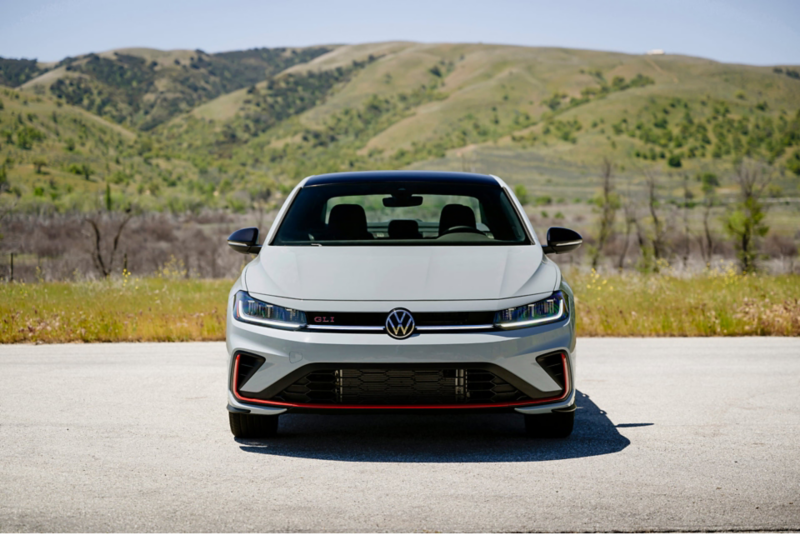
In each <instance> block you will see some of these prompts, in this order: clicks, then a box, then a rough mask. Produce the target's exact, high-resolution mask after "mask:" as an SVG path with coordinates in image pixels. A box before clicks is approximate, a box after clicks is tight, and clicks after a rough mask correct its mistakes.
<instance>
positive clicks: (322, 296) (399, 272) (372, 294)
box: [244, 245, 560, 301]
mask: <svg viewBox="0 0 800 534" xmlns="http://www.w3.org/2000/svg"><path fill="white" fill-rule="evenodd" d="M244 278H245V285H246V287H247V290H248V291H249V292H251V293H254V294H256V295H259V294H260V295H270V296H275V297H284V298H291V299H303V300H335V301H431V300H484V299H487V300H488V299H491V300H496V299H504V298H512V297H521V296H527V295H535V294H540V293H548V292H552V291H554V290H555V289H556V287H557V286H558V284H559V283H560V276H559V271H558V268H557V267H556V266H555V265H554V264H553V263H551V262H550V261H549V260H547V259H546V258H544V257H543V254H542V249H541V247H539V246H535V245H532V246H508V247H504V246H485V247H458V246H456V247H376V246H366V247H264V248H263V249H262V250H261V253H260V254H259V257H258V258H257V259H256V260H255V261H253V262H252V263H251V264H250V265H249V266H248V267H247V270H246V271H245V276H244Z"/></svg>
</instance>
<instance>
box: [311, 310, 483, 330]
mask: <svg viewBox="0 0 800 534" xmlns="http://www.w3.org/2000/svg"><path fill="white" fill-rule="evenodd" d="M388 315H389V312H388V311H387V312H358V313H355V312H342V313H336V312H314V311H312V312H306V318H307V320H308V324H309V326H312V327H313V326H383V325H384V324H386V317H387V316H388ZM413 315H414V322H415V323H416V325H417V326H470V325H487V324H492V323H494V312H442V313H439V312H419V313H413Z"/></svg>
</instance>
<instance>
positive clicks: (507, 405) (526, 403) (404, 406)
mask: <svg viewBox="0 0 800 534" xmlns="http://www.w3.org/2000/svg"><path fill="white" fill-rule="evenodd" d="M239 356H240V355H239V354H237V355H236V362H234V367H233V395H234V396H235V397H236V399H237V400H240V401H242V402H251V403H255V404H266V405H267V406H276V407H279V408H313V409H315V410H317V409H322V410H325V409H328V410H460V409H474V408H513V407H518V406H532V405H536V404H544V403H548V402H558V401H561V400H564V399H566V398H567V396H568V395H569V386H570V383H569V367H568V366H567V355H566V354H564V353H562V354H561V363H562V364H563V365H564V393H562V394H561V395H560V396H558V397H551V398H547V399H536V400H530V401H522V402H498V403H494V404H298V403H293V402H280V401H267V400H262V399H250V398H247V397H242V396H241V395H239V385H238V384H237V381H238V376H239Z"/></svg>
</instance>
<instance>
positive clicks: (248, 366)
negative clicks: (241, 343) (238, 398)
mask: <svg viewBox="0 0 800 534" xmlns="http://www.w3.org/2000/svg"><path fill="white" fill-rule="evenodd" d="M237 357H238V358H239V368H238V373H237V375H236V385H237V386H238V388H239V389H241V388H242V386H244V385H245V383H246V382H247V381H248V380H250V377H251V376H253V375H254V374H255V372H256V371H257V370H258V368H259V367H261V364H263V363H264V361H265V360H264V358H262V357H260V356H252V355H250V354H239V355H238V356H237Z"/></svg>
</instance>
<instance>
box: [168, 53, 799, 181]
mask: <svg viewBox="0 0 800 534" xmlns="http://www.w3.org/2000/svg"><path fill="white" fill-rule="evenodd" d="M353 61H356V62H362V63H364V62H366V64H365V65H364V66H363V68H360V69H357V71H355V72H353V74H352V75H351V76H349V77H348V79H346V80H345V82H346V83H342V84H340V85H338V86H337V85H334V86H331V87H326V90H325V91H323V92H322V93H321V96H320V95H319V94H312V95H311V97H312V99H313V100H314V101H315V105H313V106H311V107H310V109H304V108H303V107H296V108H294V111H295V113H290V114H288V115H285V116H277V115H276V114H274V113H272V114H271V116H272V117H274V118H275V121H274V122H272V123H269V124H265V125H264V127H263V128H258V127H254V124H253V122H252V121H248V117H252V103H253V100H254V99H253V98H250V97H249V95H248V94H247V93H246V92H244V91H240V92H238V93H234V94H231V95H226V96H224V97H222V98H219V99H216V100H214V101H211V102H209V103H208V104H205V105H203V106H201V107H200V108H198V109H197V110H196V111H195V112H194V113H193V114H192V117H191V118H192V121H188V122H187V118H186V117H180V118H178V119H176V120H174V121H173V122H172V123H170V124H168V125H165V126H164V127H162V131H163V132H167V135H168V136H169V138H170V140H171V141H172V142H174V144H173V145H172V146H176V147H183V148H184V149H188V152H191V151H193V150H197V149H199V148H204V151H213V150H215V149H219V148H220V146H222V145H224V146H225V149H224V150H222V151H220V155H222V156H224V157H226V158H230V159H231V160H232V161H233V162H236V164H238V165H243V166H246V167H247V166H253V167H259V168H261V169H263V170H265V171H266V172H268V173H270V174H271V175H273V176H275V177H276V178H278V179H284V180H287V181H289V182H291V181H294V180H297V179H299V178H301V177H302V176H304V175H307V174H312V173H317V172H324V171H331V170H346V169H363V168H374V167H378V168H395V167H404V166H407V165H413V166H415V167H420V166H425V165H426V163H425V162H435V163H434V164H435V165H437V166H439V167H447V168H456V169H458V168H462V167H464V166H465V163H464V160H465V154H466V155H469V154H470V153H471V152H472V151H474V150H478V152H477V153H479V154H480V153H483V152H484V151H485V149H492V148H494V147H498V148H500V149H502V150H501V151H500V152H496V153H505V154H508V155H509V158H510V159H511V160H515V159H517V158H520V157H521V158H523V159H525V158H528V159H529V158H530V157H531V156H532V155H535V156H536V157H537V158H539V159H541V160H543V161H545V162H547V164H548V166H550V167H557V168H564V169H580V168H585V167H592V166H595V165H597V163H598V162H599V161H600V160H602V159H603V158H604V157H610V158H613V159H615V160H617V161H619V162H622V163H623V165H625V164H626V163H627V164H628V166H629V167H631V166H637V167H656V168H660V169H662V170H664V171H677V170H689V171H690V172H699V171H707V170H708V169H717V170H719V169H727V168H729V167H730V164H731V161H732V160H733V159H734V158H735V157H737V156H742V155H748V156H752V157H757V158H764V159H767V160H769V161H771V162H774V163H776V164H777V165H778V166H779V167H784V168H785V167H786V166H787V165H788V166H789V169H790V170H792V171H794V172H797V171H798V170H800V169H798V165H797V163H796V162H797V161H799V160H798V158H800V156H798V155H796V154H797V147H798V143H799V142H800V138H799V137H798V120H799V119H798V110H800V81H799V80H797V79H796V78H795V77H792V76H788V75H786V72H785V71H784V70H783V69H779V70H781V72H776V69H773V68H767V67H749V66H742V65H727V64H720V63H717V62H713V61H709V60H703V59H698V58H690V57H682V56H661V57H654V56H633V55H626V54H615V53H604V52H592V51H581V50H564V49H547V48H525V47H511V46H490V45H422V44H414V43H378V44H374V45H358V46H344V47H341V48H339V49H337V50H336V51H334V52H331V53H329V54H325V55H323V56H320V57H318V58H316V59H315V60H314V61H313V62H311V63H308V64H302V65H296V66H294V67H292V68H291V69H289V71H287V72H285V73H282V74H280V75H278V77H277V78H276V79H277V80H280V79H286V78H287V77H295V78H296V79H297V78H304V77H305V78H306V79H310V78H311V77H312V76H319V73H320V71H326V70H327V71H332V70H333V69H346V68H351V66H352V64H353V63H352V62H353ZM787 71H788V72H794V71H792V70H791V69H787ZM278 85H280V84H278ZM295 85H296V86H298V87H302V86H303V84H302V83H295ZM257 88H258V89H259V91H260V92H262V93H263V92H266V93H267V94H269V92H270V90H269V89H268V88H267V87H266V84H261V85H257ZM256 104H258V102H256ZM295 115H296V116H295ZM262 124H263V123H262ZM482 147H485V148H482ZM179 152H180V151H179ZM578 173H579V172H578ZM570 174H573V175H574V174H575V173H570ZM510 178H511V180H512V181H522V182H525V181H526V180H525V179H524V177H523V176H521V175H518V174H515V175H513V176H511V177H510ZM532 185H535V184H532ZM790 185H791V184H790Z"/></svg>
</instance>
